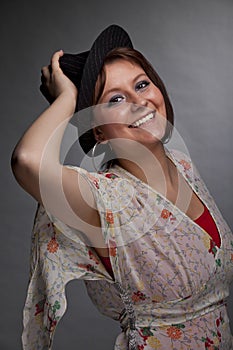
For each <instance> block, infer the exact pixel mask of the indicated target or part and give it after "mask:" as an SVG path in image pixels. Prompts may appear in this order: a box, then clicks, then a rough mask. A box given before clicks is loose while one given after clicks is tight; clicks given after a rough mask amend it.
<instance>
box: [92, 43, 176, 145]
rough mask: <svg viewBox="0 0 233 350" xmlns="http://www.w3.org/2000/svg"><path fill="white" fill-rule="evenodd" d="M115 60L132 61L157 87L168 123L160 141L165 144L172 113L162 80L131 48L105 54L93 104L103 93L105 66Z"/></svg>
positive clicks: (170, 129)
mask: <svg viewBox="0 0 233 350" xmlns="http://www.w3.org/2000/svg"><path fill="white" fill-rule="evenodd" d="M117 59H124V60H127V61H131V62H132V61H133V62H134V63H136V64H137V65H139V66H140V67H142V69H143V70H144V71H145V73H146V74H147V75H148V77H149V78H150V80H151V81H152V82H153V84H154V85H155V86H157V88H158V89H159V90H160V91H161V93H162V95H163V98H164V102H165V107H166V114H167V120H168V122H169V123H167V128H166V133H165V135H164V136H163V139H162V140H161V141H162V142H165V140H167V139H168V138H170V136H171V133H172V126H173V125H174V113H173V108H172V104H171V102H170V99H169V97H168V93H167V90H166V88H165V85H164V83H163V81H162V79H161V78H160V77H159V75H158V73H157V72H156V71H155V69H154V68H153V67H152V65H151V64H150V62H148V60H147V59H146V58H145V57H144V56H143V55H142V54H141V53H140V52H139V51H137V50H135V49H131V48H125V47H120V48H116V49H114V50H112V51H110V52H109V53H108V54H107V56H106V57H105V60H104V65H103V67H102V70H101V71H100V73H99V76H98V79H97V82H96V89H95V91H94V96H93V104H94V105H95V104H97V103H98V101H99V99H100V97H101V95H102V93H103V91H104V86H105V82H106V74H105V69H104V66H105V64H108V63H112V62H114V61H115V60H117Z"/></svg>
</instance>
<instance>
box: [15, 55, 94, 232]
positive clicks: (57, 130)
mask: <svg viewBox="0 0 233 350" xmlns="http://www.w3.org/2000/svg"><path fill="white" fill-rule="evenodd" d="M62 55H63V52H62V51H58V52H56V53H55V54H54V55H53V57H52V59H51V65H50V66H46V67H43V68H42V82H43V86H44V89H45V91H46V92H47V95H48V96H50V98H51V100H53V101H54V102H53V103H52V104H51V105H50V106H49V107H48V108H47V109H46V110H45V111H44V112H43V113H42V114H41V115H40V116H39V117H38V118H37V119H36V120H35V122H34V123H33V124H32V125H31V126H30V127H29V128H28V129H27V130H26V132H25V133H24V135H23V136H22V138H21V139H20V140H19V142H18V144H17V145H16V147H15V149H14V151H13V154H12V170H13V173H14V175H15V177H16V179H17V181H18V182H19V184H20V185H21V186H22V187H23V188H24V189H25V190H26V191H27V192H28V193H29V194H31V195H32V196H33V197H34V198H35V199H36V200H37V201H38V202H39V203H41V204H42V205H43V206H45V208H46V210H48V211H49V212H51V213H52V214H53V215H54V216H56V217H58V218H59V219H60V220H62V221H63V222H64V223H66V224H68V225H70V226H73V227H75V228H78V229H81V230H83V231H84V232H85V231H86V230H87V229H88V230H91V229H92V227H93V226H94V227H95V228H94V227H93V229H94V230H96V226H100V223H99V215H98V212H97V210H96V209H95V203H94V198H93V195H92V192H91V189H90V187H89V184H88V183H87V181H86V180H85V179H84V178H83V176H81V175H80V174H79V173H78V172H77V171H75V170H73V169H70V168H67V167H65V166H63V165H62V164H60V160H59V155H60V146H61V141H62V137H63V134H64V131H65V129H66V127H67V124H68V122H69V120H70V119H71V117H72V116H73V113H74V111H75V106H76V100H77V93H78V92H77V89H76V87H75V85H74V84H73V83H72V82H71V81H70V80H69V79H68V78H67V77H66V76H65V75H64V74H63V72H62V70H61V69H60V66H59V58H60V57H61V56H62ZM88 224H89V225H88Z"/></svg>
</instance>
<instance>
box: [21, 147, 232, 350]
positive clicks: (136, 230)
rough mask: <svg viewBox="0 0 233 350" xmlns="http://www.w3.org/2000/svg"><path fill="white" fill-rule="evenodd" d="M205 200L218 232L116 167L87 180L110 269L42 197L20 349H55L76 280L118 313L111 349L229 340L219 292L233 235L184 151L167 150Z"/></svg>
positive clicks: (210, 345) (220, 344)
mask: <svg viewBox="0 0 233 350" xmlns="http://www.w3.org/2000/svg"><path fill="white" fill-rule="evenodd" d="M166 152H167V156H168V157H169V158H170V159H171V161H173V163H174V164H175V165H176V167H177V169H178V171H179V172H180V173H181V174H182V175H183V176H184V178H185V179H186V181H187V182H188V183H189V185H190V186H191V188H192V189H193V191H194V192H195V193H196V194H197V196H198V197H199V198H200V199H201V201H202V202H203V203H204V204H205V205H206V207H207V208H208V209H209V211H210V213H211V215H212V217H213V219H214V221H215V223H216V225H217V228H218V230H219V234H220V237H221V246H220V248H218V247H217V246H216V245H215V244H214V242H213V240H212V239H211V237H210V236H209V234H208V233H206V232H205V231H204V230H203V229H202V228H201V227H200V226H198V225H197V224H196V223H195V222H193V221H192V220H191V219H190V218H189V217H188V216H187V215H186V214H184V213H183V212H182V211H181V210H179V209H178V208H177V207H176V206H175V205H173V204H172V203H171V202H170V201H169V200H167V199H166V198H165V197H163V196H162V195H161V194H159V193H157V192H156V191H155V190H153V189H152V188H151V187H150V186H148V185H146V184H145V183H143V182H142V181H140V180H139V179H137V178H135V177H134V176H133V175H131V174H130V173H128V172H127V171H125V170H124V169H122V168H120V167H119V166H114V167H113V168H112V169H111V171H109V172H108V173H107V174H106V173H103V174H101V173H100V174H99V173H88V172H87V171H85V170H83V169H81V168H78V167H74V169H75V170H76V171H78V172H79V173H80V174H82V176H84V177H85V179H87V180H88V182H89V184H90V186H91V188H92V191H93V195H94V197H95V200H96V203H97V207H98V211H99V213H100V218H101V226H102V232H103V237H104V239H105V242H106V244H107V245H108V247H109V252H110V259H111V264H112V268H113V273H114V278H113V277H111V276H110V275H109V274H108V272H107V271H106V269H105V268H104V266H103V264H102V263H101V260H100V259H99V257H98V255H97V254H96V252H95V250H94V249H93V248H91V247H89V246H88V245H87V244H86V243H85V237H84V235H83V234H82V233H81V232H78V231H77V230H74V229H72V228H70V227H69V226H67V225H65V224H64V223H62V222H61V221H59V220H58V219H57V218H55V217H53V216H52V215H51V214H50V213H46V211H45V210H44V208H43V207H42V206H39V208H38V211H37V214H36V218H35V223H34V228H33V245H32V269H31V280H30V284H29V290H28V296H27V300H26V305H25V309H24V332H23V348H24V349H25V350H42V349H51V348H52V339H53V335H54V331H55V328H56V325H57V323H58V322H59V320H60V319H61V317H62V315H63V314H64V312H65V308H66V300H65V285H66V283H67V282H68V281H69V280H71V279H78V278H79V279H83V280H84V281H85V284H86V288H87V291H88V294H89V296H90V298H91V299H92V302H93V303H94V304H95V305H96V307H97V308H98V309H99V310H100V312H101V313H103V314H105V315H107V316H109V317H111V318H113V319H115V320H118V321H119V322H120V325H121V328H122V332H121V333H120V334H119V336H118V337H117V339H116V342H115V348H114V350H127V349H130V350H144V349H145V350H149V349H163V350H169V349H173V350H181V349H190V350H191V349H203V350H204V349H211V350H213V349H215V350H217V349H218V350H221V349H222V350H230V349H232V348H233V342H232V336H231V333H230V328H229V320H228V316H227V312H226V298H227V296H228V294H229V284H230V282H231V281H232V278H233V236H232V233H231V231H230V229H229V227H228V226H227V224H226V222H225V221H224V219H223V217H222V215H221V214H220V212H219V210H218V208H217V207H216V204H215V202H214V200H213V198H212V197H211V195H210V194H209V192H208V190H207V188H206V186H205V184H204V183H203V181H202V180H201V178H200V176H199V174H198V172H197V171H196V169H195V168H194V167H193V164H192V162H191V161H190V159H189V158H188V157H187V156H186V155H184V154H182V153H180V152H178V151H172V152H171V151H166Z"/></svg>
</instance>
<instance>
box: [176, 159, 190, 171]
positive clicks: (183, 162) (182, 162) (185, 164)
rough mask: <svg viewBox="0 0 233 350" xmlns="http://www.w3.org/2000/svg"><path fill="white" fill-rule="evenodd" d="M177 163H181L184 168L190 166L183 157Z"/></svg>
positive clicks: (186, 168) (187, 168)
mask: <svg viewBox="0 0 233 350" xmlns="http://www.w3.org/2000/svg"><path fill="white" fill-rule="evenodd" d="M179 163H180V164H181V165H183V167H184V170H189V169H190V168H191V165H190V163H189V162H187V161H186V160H184V159H182V160H180V161H179Z"/></svg>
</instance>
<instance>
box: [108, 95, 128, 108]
mask: <svg viewBox="0 0 233 350" xmlns="http://www.w3.org/2000/svg"><path fill="white" fill-rule="evenodd" d="M123 100H124V96H122V95H115V96H113V97H111V99H110V100H109V103H108V104H109V105H110V106H112V105H114V104H116V103H120V102H122V101H123Z"/></svg>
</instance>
